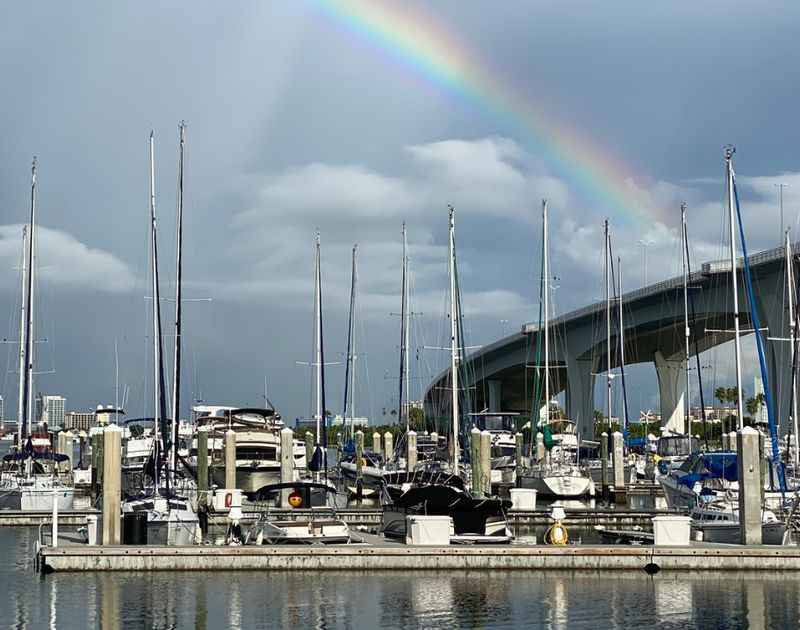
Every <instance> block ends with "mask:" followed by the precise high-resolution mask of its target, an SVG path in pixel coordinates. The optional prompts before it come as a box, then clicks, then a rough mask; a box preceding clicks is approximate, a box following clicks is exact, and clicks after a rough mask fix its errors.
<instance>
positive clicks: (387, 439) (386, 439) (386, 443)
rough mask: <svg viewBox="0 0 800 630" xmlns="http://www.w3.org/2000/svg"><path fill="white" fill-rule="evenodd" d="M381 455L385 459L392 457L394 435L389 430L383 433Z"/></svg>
mask: <svg viewBox="0 0 800 630" xmlns="http://www.w3.org/2000/svg"><path fill="white" fill-rule="evenodd" d="M383 456H384V458H385V459H386V461H389V459H390V458H392V457H394V436H393V435H392V433H391V431H387V432H386V433H384V434H383Z"/></svg>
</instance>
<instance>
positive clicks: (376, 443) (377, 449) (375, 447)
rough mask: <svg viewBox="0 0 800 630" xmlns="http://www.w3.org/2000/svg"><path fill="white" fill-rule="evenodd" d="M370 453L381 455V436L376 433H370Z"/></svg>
mask: <svg viewBox="0 0 800 630" xmlns="http://www.w3.org/2000/svg"><path fill="white" fill-rule="evenodd" d="M372 452H373V453H375V454H376V455H380V454H381V434H380V433H378V432H377V431H373V432H372Z"/></svg>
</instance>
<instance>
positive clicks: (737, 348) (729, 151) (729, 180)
mask: <svg viewBox="0 0 800 630" xmlns="http://www.w3.org/2000/svg"><path fill="white" fill-rule="evenodd" d="M735 151H736V149H735V148H734V147H733V146H727V147H725V182H726V191H725V192H726V196H727V201H728V219H729V222H730V226H729V227H730V252H731V283H732V286H733V335H734V337H733V340H734V346H733V347H734V354H735V357H736V392H737V396H736V398H737V400H736V411H737V413H738V418H737V428H738V429H739V430H740V431H741V429H742V427H743V426H744V424H743V423H744V410H743V408H742V363H741V344H740V341H739V285H738V279H737V274H736V233H735V229H736V218H735V217H734V210H733V203H734V199H733V154H734V152H735ZM758 334H761V333H759V331H756V335H758Z"/></svg>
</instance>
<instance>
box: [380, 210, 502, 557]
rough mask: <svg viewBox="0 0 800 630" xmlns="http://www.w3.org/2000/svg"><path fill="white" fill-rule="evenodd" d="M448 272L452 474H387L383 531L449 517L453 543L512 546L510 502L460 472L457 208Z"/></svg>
mask: <svg viewBox="0 0 800 630" xmlns="http://www.w3.org/2000/svg"><path fill="white" fill-rule="evenodd" d="M449 210H450V216H449V234H448V236H449V238H448V272H449V278H450V369H451V384H452V397H451V420H452V433H451V435H450V467H449V470H440V471H435V470H413V471H403V472H396V473H388V474H387V475H385V479H384V481H385V483H384V487H383V501H382V502H383V518H382V527H381V531H382V532H383V534H384V535H385V536H387V537H393V538H404V537H405V536H406V523H407V519H406V517H407V516H409V515H420V514H424V515H430V516H449V517H450V518H451V519H452V528H451V535H450V542H451V543H476V542H478V543H509V542H511V539H512V534H511V531H510V530H509V528H508V523H507V519H506V515H505V513H506V510H508V509H509V508H510V507H511V502H510V501H508V500H506V499H500V498H498V497H493V496H485V495H484V493H483V492H481V491H480V490H479V489H477V488H473V489H472V492H470V491H469V490H468V489H467V487H466V484H465V483H464V479H463V477H462V476H461V475H460V474H459V473H460V472H461V466H460V448H459V434H460V431H461V418H460V411H459V396H460V394H459V389H458V370H459V364H460V362H461V352H462V351H463V349H464V346H463V341H462V336H461V326H460V323H459V319H460V316H461V309H460V306H459V294H458V273H457V266H456V250H455V209H454V208H453V207H452V206H450V208H449Z"/></svg>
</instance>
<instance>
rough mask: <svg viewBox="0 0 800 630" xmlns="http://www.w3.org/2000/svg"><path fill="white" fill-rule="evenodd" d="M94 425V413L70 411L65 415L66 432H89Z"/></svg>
mask: <svg viewBox="0 0 800 630" xmlns="http://www.w3.org/2000/svg"><path fill="white" fill-rule="evenodd" d="M94 424H95V416H94V411H68V412H67V413H65V414H64V430H65V431H89V429H91V428H92V427H93V426H94Z"/></svg>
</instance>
